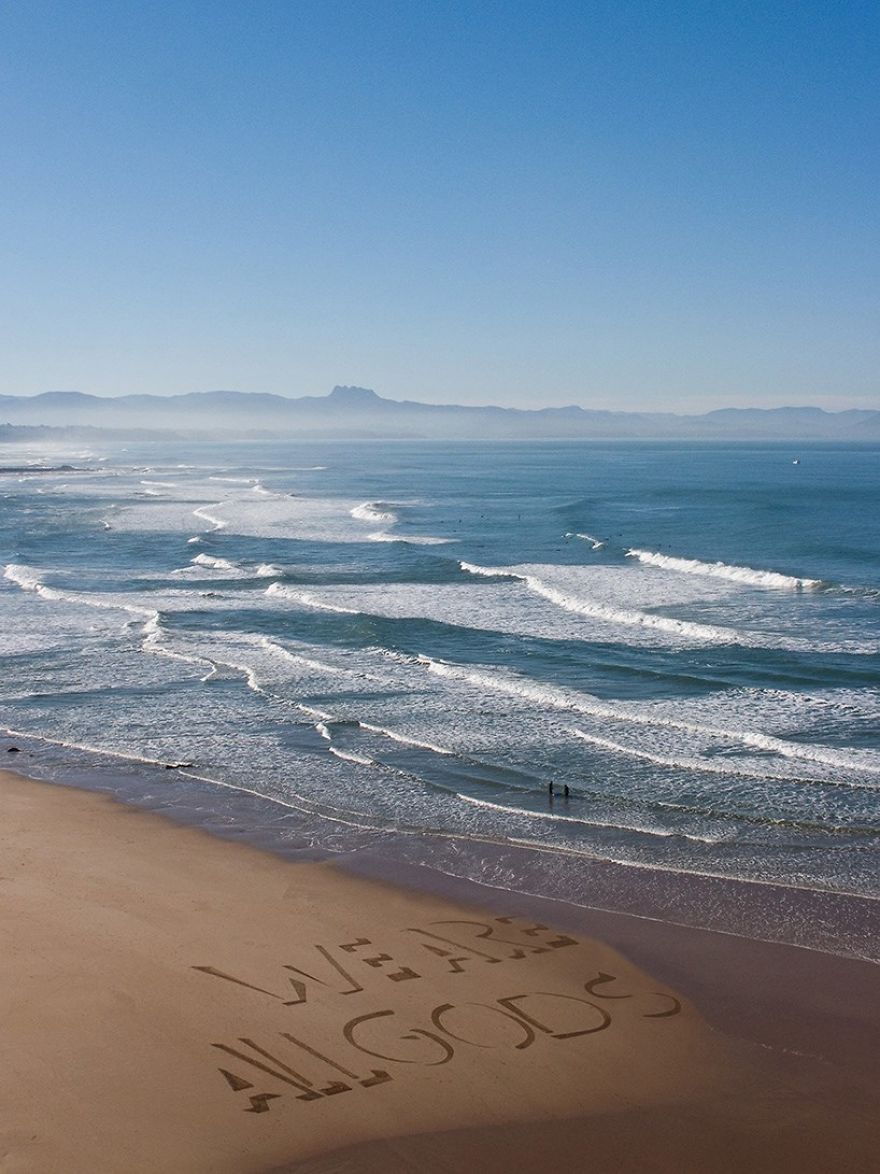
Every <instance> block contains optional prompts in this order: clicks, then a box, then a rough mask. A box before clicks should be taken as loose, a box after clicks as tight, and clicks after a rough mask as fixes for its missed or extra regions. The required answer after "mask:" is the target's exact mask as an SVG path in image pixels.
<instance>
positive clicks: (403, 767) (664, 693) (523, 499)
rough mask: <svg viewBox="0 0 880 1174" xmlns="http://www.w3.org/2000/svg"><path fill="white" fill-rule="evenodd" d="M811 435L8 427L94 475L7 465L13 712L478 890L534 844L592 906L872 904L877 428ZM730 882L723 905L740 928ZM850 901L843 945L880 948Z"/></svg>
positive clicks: (3, 599) (50, 737) (46, 755)
mask: <svg viewBox="0 0 880 1174" xmlns="http://www.w3.org/2000/svg"><path fill="white" fill-rule="evenodd" d="M794 455H795V454H794V453H793V452H792V450H790V449H788V448H785V447H782V446H776V445H762V446H754V447H753V446H748V445H736V446H731V445H728V446H720V445H719V446H713V445H696V444H688V445H672V444H625V443H620V444H586V443H577V444H574V443H572V444H564V443H542V444H492V445H480V444H447V443H443V444H440V443H437V444H432V443H423V444H415V443H397V444H395V443H379V442H369V443H368V442H364V443H355V444H351V443H349V444H340V443H330V442H325V443H324V442H322V443H319V442H314V443H309V444H294V443H284V444H282V443H273V444H267V443H259V444H258V443H246V444H245V443H243V444H239V445H219V444H199V445H195V444H190V445H184V444H178V445H156V444H150V445H139V446H133V445H129V446H127V447H120V446H115V447H107V448H101V449H100V450H97V449H96V450H93V451H88V452H86V451H81V452H74V451H72V450H63V451H59V450H55V451H53V452H52V453H46V452H36V451H34V452H31V453H28V454H22V452H21V451H20V450H12V449H9V450H7V453H6V455H5V456H0V463H2V464H8V465H20V464H22V463H23V461H24V460H26V459H28V458H29V459H32V460H34V461H43V462H45V463H53V464H58V463H71V464H74V465H75V466H76V469H75V471H73V472H71V471H70V470H63V471H59V472H45V473H41V472H36V471H35V472H31V473H27V474H21V473H18V472H13V473H7V474H0V549H2V561H3V564H4V565H5V575H4V577H3V579H2V581H0V608H2V614H3V618H4V623H3V625H2V631H0V667H2V681H3V684H2V691H0V723H2V725H3V726H4V727H5V728H6V729H7V730H8V731H11V732H12V735H11V736H14V737H15V738H18V739H19V740H21V739H22V738H26V739H28V741H27V745H28V746H29V747H41V748H42V749H41V751H40V762H41V764H42V765H41V766H40V767H39V769H42V770H43V771H44V773H46V772H48V773H50V774H51V773H52V772H53V771H55V772H57V771H59V770H62V769H63V766H62V764H64V763H67V764H68V766H69V764H70V762H71V761H72V759H71V754H72V753H73V750H72V748H76V761H77V762H83V761H89V762H91V763H92V764H93V766H95V767H97V766H98V765H100V764H110V765H112V764H115V766H114V769H115V770H116V771H117V774H118V766H119V763H120V762H130V763H132V764H133V766H134V767H135V769H138V764H144V763H151V762H152V763H166V762H174V763H187V764H191V765H188V766H186V767H184V768H182V769H180V770H178V771H175V772H174V779H175V780H176V781H175V783H174V784H173V786H172V785H168V784H166V786H165V790H166V791H167V792H168V794H167V796H163V798H162V801H161V802H162V803H163V804H166V805H169V806H171V807H173V806H174V804H175V802H176V798H175V796H177V795H179V796H180V797H181V803H182V802H183V798H182V796H183V795H184V792H185V790H186V787H187V786H191V787H195V788H196V790H195V791H192V792H189V793H188V794H189V798H188V799H187V802H190V803H192V802H194V801H195V800H193V795H194V794H196V792H197V793H198V794H199V795H202V796H203V795H204V792H203V791H199V790H198V788H199V787H200V786H203V784H197V783H194V782H193V781H192V780H191V779H190V781H189V783H188V782H187V778H188V776H190V775H195V776H197V777H198V778H199V779H203V780H213V781H216V782H219V783H223V784H225V785H226V787H227V788H228V787H233V788H245V789H247V790H249V791H253V792H256V793H257V794H258V795H260V796H264V797H266V798H268V799H271V800H273V801H274V803H275V804H276V806H275V808H274V810H277V811H281V812H292V813H293V812H295V813H299V815H298V818H299V819H300V820H305V821H306V823H304V824H303V825H302V826H303V827H305V826H306V825H307V827H308V836H307V838H308V840H309V842H310V843H315V844H318V845H322V844H323V845H324V846H327V847H330V848H331V849H333V850H335V849H336V848H337V847H338V846H339V845H340V844H342V843H343V842H345V844H348V843H349V841H348V840H346V838H345V837H346V836H350V835H352V834H356V835H361V836H363V835H367V836H369V837H372V839H373V840H375V839H376V837H378V842H380V843H381V842H385V841H388V842H389V844H390V842H391V841H393V842H394V843H395V844H398V845H399V844H400V843H401V842H402V841H401V836H404V838H405V837H406V835H408V834H415V833H420V832H425V831H428V832H429V833H433V834H434V836H435V841H434V842H435V856H436V859H437V867H442V868H444V869H445V870H448V871H453V872H454V871H456V870H458V871H461V872H464V873H466V874H468V875H483V876H484V878H486V879H488V878H490V877H491V876H495V874H496V871H497V869H498V867H499V865H498V861H499V860H501V859H506V857H505V856H504V854H505V853H507V852H509V851H515V850H516V851H520V850H521V849H522V848H523V846H525V847H526V848H532V849H535V850H538V849H539V850H540V851H535V852H533V857H532V859H533V861H538V862H539V863H537V864H535V863H533V865H530V866H529V867H528V868H520V869H519V877H520V879H519V881H518V882H514V880H512V879H511V880H510V883H520V884H524V885H527V887H528V888H529V889H530V891H541V890H542V886H544V887H550V886H552V885H556V884H558V882H559V876H560V870H562V874H563V875H564V876H565V878H566V882H567V883H568V884H569V886H570V887H571V885H572V876H573V875H574V873H573V868H574V869H575V870H576V869H577V868H578V867H579V868H580V872H577V876H578V877H579V878H580V881H582V882H583V883H582V884H581V887H580V888H579V889H578V893H579V895H580V897H581V899H583V901H584V902H585V903H588V902H589V900H590V885H589V884H587V883H586V880H585V879H584V878H586V877H587V876H590V877H593V876H594V872H595V865H594V864H590V863H588V862H591V861H612V862H616V863H617V864H618V865H621V866H626V867H628V868H632V869H638V870H639V875H640V876H644V875H648V876H651V875H653V876H654V877H655V878H656V882H657V884H658V885H668V884H670V883H672V881H671V880H670V878H674V877H683V878H692V879H693V878H700V880H699V883H700V884H709V885H712V884H715V883H716V880H717V881H723V880H725V879H726V880H729V881H731V882H754V883H755V884H758V885H772V886H778V887H779V888H780V890H781V889H782V888H785V889H788V890H790V891H794V892H796V893H801V894H804V896H803V900H805V901H807V902H808V903H809V902H812V901H821V900H824V899H826V898H827V899H828V900H833V899H835V895H839V896H840V899H841V900H843V899H846V900H853V901H856V902H857V904H858V907H859V908H861V909H863V910H870V911H871V913H872V915H873V912H874V911H875V908H876V902H877V900H878V899H880V870H878V868H877V861H878V851H877V850H878V846H880V802H878V799H880V723H878V718H880V694H878V689H877V686H878V682H880V625H878V622H877V621H878V616H880V557H878V556H880V509H878V484H880V478H878V456H880V448H878V447H877V446H848V447H842V446H830V445H823V446H811V447H808V448H802V449H801V450H800V451H799V453H798V454H796V455H799V456H800V463H799V464H798V465H794V464H793V463H792V462H793V457H794ZM35 740H36V741H35ZM52 747H54V748H55V749H54V750H53V749H52ZM143 777H146V775H144V776H143ZM167 777H168V776H166V779H167ZM550 782H553V784H554V787H555V788H556V791H557V795H556V796H555V797H554V798H553V799H552V800H551V799H550V798H549V797H548V785H549V783H550ZM565 785H567V786H568V787H569V788H570V792H571V794H570V797H569V798H568V799H565V798H563V797H562V796H561V795H559V794H558V792H559V791H560V790H561V789H562V788H563V786H565ZM208 786H209V789H210V784H208ZM148 789H149V788H148ZM211 793H212V794H213V796H214V798H213V800H212V803H213V807H214V811H215V816H216V814H217V812H220V813H222V810H223V807H224V804H226V807H227V809H228V810H230V811H231V810H232V807H231V806H230V802H231V801H230V795H231V794H232V792H230V791H228V790H223V791H218V790H217V789H216V788H214V790H213V792H211ZM199 801H201V800H199ZM220 817H221V818H222V814H221V816H220ZM346 829H347V830H346ZM363 829H369V831H368V832H364V831H363ZM340 837H341V838H340ZM371 842H372V841H371ZM441 843H442V844H445V845H446V847H445V848H442V849H441V848H439V847H436V845H440V844H441ZM465 844H466V845H469V850H468V851H467V852H463V851H460V850H458V849H454V848H453V846H454V845H465ZM480 845H485V846H486V847H485V848H481V847H480ZM488 845H491V850H490V848H489V847H488ZM441 856H442V861H441V859H440V857H441ZM490 858H491V859H490ZM579 860H580V862H581V864H580V865H579V866H578V861H579ZM505 867H508V866H506V865H505ZM508 871H509V869H508ZM525 878H527V879H525ZM493 883H494V882H493ZM498 883H506V882H505V881H504V880H503V879H502V880H500V881H499V882H498ZM579 883H580V882H579ZM592 883H593V881H591V882H590V884H592ZM596 883H597V884H598V882H596ZM694 883H696V881H695V882H694ZM750 891H754V890H750ZM775 891H777V889H774V892H775ZM817 894H818V895H820V896H816V895H817ZM822 894H825V895H826V897H822V896H821V895H822ZM603 899H605V898H603ZM734 904H735V902H734ZM732 907H733V906H732V905H731V903H730V902H720V903H719V902H714V903H713V907H712V909H709V908H707V909H706V911H705V917H704V920H705V922H706V923H708V922H709V921H711V922H713V923H714V924H716V925H717V926H718V928H728V929H734V928H735V930H736V931H737V932H739V931H740V930H742V928H743V927H742V926H741V925H740V924H739V922H738V920H737V918H738V915H736V916H735V915H734V914H733V912H732ZM689 916H690V917H691V920H694V919H697V920H699V916H700V914H699V911H693V910H692V911H691V914H689ZM765 916H766V911H765V913H760V912H756V913H755V915H754V917H753V919H752V922H751V923H750V925H749V926H748V927H747V928H748V931H749V932H753V933H755V934H757V935H758V936H762V931H766V933H768V934H769V933H770V932H771V931H770V928H769V926H768V925H765V926H762V925H761V924H760V922H761V919H762V918H763V917H765ZM773 920H774V925H775V928H774V929H773V930H772V936H775V937H783V938H785V936H786V929H785V919H784V918H780V917H779V916H778V915H777V916H775V918H773ZM831 920H832V921H833V917H832V918H831ZM867 920H870V918H868V919H867ZM734 922H737V924H736V926H735V927H734V925H733V923H734ZM776 923H778V924H776ZM866 923H867V921H866ZM859 925H860V918H859V916H855V917H854V920H853V924H852V925H850V926H848V928H847V930H846V933H845V934H843V932H842V931H841V942H839V943H838V946H839V948H840V949H842V950H844V951H845V952H856V953H858V952H860V950H861V948H862V947H863V946H864V947H865V949H866V950H868V952H870V949H871V948H872V947H870V946H869V945H868V943H866V942H862V943H860V942H859V935H860V933H862V930H861V929H860V928H859ZM817 932H818V931H817ZM865 933H867V930H865ZM829 934H830V937H829ZM822 935H823V936H822V942H821V944H822V945H823V948H835V944H834V942H833V941H832V940H831V939H833V936H834V935H833V927H832V929H831V930H829V928H828V926H827V925H826V926H825V927H824V928H823V929H822ZM808 937H809V929H808V927H807V928H804V926H800V927H799V929H798V934H797V940H799V941H801V942H804V943H805V944H810V943H809V942H808V941H806V940H805V939H806V938H808ZM844 938H845V942H844V940H843V939H844ZM829 943H830V944H829Z"/></svg>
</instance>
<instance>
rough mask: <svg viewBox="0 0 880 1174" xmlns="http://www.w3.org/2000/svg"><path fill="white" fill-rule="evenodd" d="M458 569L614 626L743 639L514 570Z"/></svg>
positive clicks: (723, 640) (708, 639) (714, 640)
mask: <svg viewBox="0 0 880 1174" xmlns="http://www.w3.org/2000/svg"><path fill="white" fill-rule="evenodd" d="M459 566H460V567H461V569H462V570H463V571H467V572H468V573H469V574H471V575H485V576H489V577H496V576H502V577H507V578H510V579H518V580H519V581H520V582H521V583H524V584H525V586H526V587H527V588H528V589H529V591H532V592H534V593H535V594H536V595H541V596H543V597H544V599H548V600H549V601H550V602H551V603H554V604H556V606H557V607H561V608H564V609H565V610H566V611H570V612H575V613H576V614H577V615H582V616H591V617H594V618H595V619H598V620H605V621H606V622H608V623H612V624H623V625H626V626H627V627H641V628H652V629H654V630H655V631H658V632H666V633H669V634H670V635H673V636H680V637H681V638H682V639H685V640H691V641H697V642H698V643H708V644H734V643H736V642H737V641H739V640H740V639H741V636H740V634H739V633H738V632H736V631H735V630H734V629H733V628H722V627H718V626H716V625H713V624H699V623H694V622H692V621H690V620H679V619H676V618H675V617H673V616H662V615H657V614H656V613H655V612H646V611H637V610H635V609H633V608H624V607H613V606H611V605H609V604H606V603H601V602H599V601H598V600H593V599H586V598H583V597H581V596H575V595H572V594H571V593H570V592H568V591H562V590H560V589H559V588H558V587H553V586H551V585H550V584H549V583H546V582H545V581H544V580H543V579H540V578H538V576H537V575H534V574H528V573H524V571H523V570H518V569H515V568H513V567H481V566H479V565H477V564H475V563H468V562H461V563H459Z"/></svg>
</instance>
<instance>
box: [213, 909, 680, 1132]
mask: <svg viewBox="0 0 880 1174" xmlns="http://www.w3.org/2000/svg"><path fill="white" fill-rule="evenodd" d="M516 921H517V919H515V918H513V917H498V918H495V919H494V922H495V924H493V923H492V922H487V921H474V920H469V919H455V920H442V921H434V922H430V923H428V924H429V926H430V928H427V927H417V926H409V927H406V928H405V929H403V930H401V931H400V933H401V936H402V947H401V948H402V950H404V951H406V950H407V949H408V950H409V951H410V952H413V951H418V952H419V953H420V954H421V956H422V957H423V958H424V959H425V960H427V961H428V962H429V964H430V965H432V966H433V967H434V976H435V977H437V976H438V972H439V976H440V977H444V976H446V975H449V976H458V975H462V974H465V975H466V974H467V973H469V971H471V970H473V969H475V968H480V967H482V966H484V965H492V966H498V965H503V964H504V963H520V962H522V961H523V960H525V959H527V958H530V957H536V956H537V955H541V954H547V953H548V952H550V951H554V950H559V949H563V948H566V947H569V946H576V945H578V944H579V943H578V942H577V940H576V939H575V938H572V937H570V936H568V935H567V934H561V933H558V932H556V931H554V930H551V929H549V928H548V927H547V926H545V925H542V924H541V923H538V922H528V923H526V924H525V925H523V926H517V925H516ZM514 933H515V934H519V935H521V937H520V939H519V940H517V939H516V938H515V937H513V936H511V935H512V934H514ZM476 942H479V943H480V944H479V945H476V944H475V943H476ZM309 948H310V949H311V950H312V951H314V954H313V959H314V961H313V962H312V963H310V964H309V968H308V969H306V968H305V967H304V966H295V965H293V964H292V963H288V962H284V963H280V964H279V969H280V970H282V971H285V972H287V973H286V974H285V976H284V979H285V981H286V982H287V983H289V984H290V986H292V987H293V990H294V993H295V996H296V997H295V998H292V999H291V998H287V997H286V994H285V993H283V992H278V991H273V990H270V989H268V987H265V986H261V985H259V983H257V982H251V981H249V980H247V979H245V978H241V977H239V976H236V975H232V974H230V973H228V972H227V971H226V970H223V969H221V968H220V967H217V966H211V965H198V966H194V967H193V970H196V971H199V972H200V973H201V974H204V975H207V976H209V977H212V978H217V979H221V980H223V981H225V982H229V983H233V984H234V985H236V986H238V987H240V988H242V990H243V991H244V990H247V991H252V992H254V993H255V994H257V995H260V996H268V997H269V998H271V999H274V1000H276V1001H278V1002H280V1003H281V1004H282V1006H284V1007H285V1008H295V1007H299V1006H303V1005H307V1004H308V1003H309V1002H310V1001H311V1002H315V1001H316V1000H318V999H320V1000H324V1001H326V1000H327V999H333V998H335V997H336V996H351V995H358V994H360V995H363V996H364V997H365V998H370V997H372V996H373V995H376V994H380V992H381V991H388V993H389V994H390V991H389V990H388V988H387V987H385V986H384V985H382V980H387V981H388V982H392V983H395V984H399V983H402V982H409V981H412V980H418V979H421V978H423V977H425V976H424V975H423V974H422V973H421V972H420V971H417V970H416V969H415V968H414V967H413V966H410V965H408V964H406V963H404V962H401V961H400V960H398V959H397V958H395V956H394V955H393V954H392V953H390V952H388V951H387V950H384V949H381V948H379V947H377V946H376V945H375V943H374V942H373V940H372V939H371V938H368V937H364V936H359V937H356V938H354V939H352V940H350V941H347V942H342V943H338V944H337V945H335V946H330V947H328V946H325V945H320V944H313V945H312V946H311V947H309ZM333 951H337V952H339V953H341V954H343V955H345V958H346V962H345V964H343V963H342V961H340V959H339V958H338V957H334V953H333ZM316 962H317V963H318V965H315V963H316ZM359 966H364V967H366V968H367V971H366V972H365V973H363V974H353V973H352V970H354V969H355V968H356V967H359ZM423 967H424V964H423ZM521 973H525V972H521ZM499 974H500V972H499ZM292 976H295V977H292ZM360 978H363V979H364V982H361V981H360ZM455 985H456V988H457V989H458V983H456V984H455ZM460 989H462V991H463V988H460ZM508 991H509V988H508ZM287 993H289V992H287ZM646 997H647V998H648V999H649V1000H650V1002H649V1003H648V1004H646V1003H645V998H646ZM658 999H659V1000H660V1002H659V1004H658V1002H657V1000H658ZM618 1002H619V1003H620V1007H619V1008H617V1010H615V1007H616V1004H617V1003H618ZM658 1007H659V1009H658ZM681 1010H682V1005H681V1002H680V1001H679V1000H678V999H677V998H675V996H674V995H671V994H667V993H665V992H662V991H648V990H644V989H635V990H633V989H628V987H627V984H626V983H625V982H624V980H622V979H620V978H619V977H618V976H617V975H614V974H609V973H607V972H606V971H603V970H599V971H597V972H596V973H595V974H593V973H589V972H588V973H587V975H586V977H585V978H584V979H583V980H581V981H579V982H578V985H577V987H576V988H575V991H561V990H556V991H553V990H541V989H525V990H523V989H522V987H520V989H519V990H518V991H517V990H516V987H514V993H507V992H504V993H502V994H500V995H499V997H498V998H496V999H495V1000H494V1001H491V1002H474V1001H469V1000H467V999H464V1000H462V1001H458V1002H456V1001H451V1000H447V1001H444V1002H439V1003H437V1004H436V1005H435V1006H433V1007H427V1008H424V1009H423V1010H422V1011H421V1012H419V1011H418V1010H417V1011H413V1010H412V1009H410V1008H407V1009H402V1008H397V1009H395V1008H393V1007H389V1006H388V1005H387V1003H386V1002H385V999H384V998H382V1001H381V1003H380V1006H379V1007H375V1006H374V1007H373V1008H372V1009H364V1010H362V1011H360V1013H359V1014H356V1015H353V1016H351V1017H349V1018H345V1019H344V1021H341V1022H340V1024H339V1027H338V1035H336V1037H335V1039H336V1043H335V1044H334V1045H333V1051H334V1052H335V1051H336V1049H337V1047H338V1048H340V1049H344V1055H343V1054H342V1053H340V1056H342V1058H340V1056H336V1057H335V1058H334V1056H333V1055H330V1054H328V1045H327V1042H326V1040H324V1041H322V1048H321V1049H319V1048H318V1047H316V1046H315V1045H314V1044H312V1043H309V1042H308V1041H307V1040H306V1039H303V1038H302V1036H301V1034H298V1035H294V1034H293V1033H292V1032H290V1031H288V1030H279V1031H278V1033H277V1037H278V1038H279V1039H280V1040H283V1041H284V1043H283V1044H281V1045H279V1044H278V1043H277V1042H276V1043H273V1044H272V1045H271V1050H270V1048H269V1047H267V1046H264V1044H263V1043H258V1042H257V1040H256V1039H254V1038H252V1037H250V1036H240V1037H238V1038H237V1039H236V1040H235V1041H234V1042H233V1043H213V1044H212V1047H213V1048H215V1049H217V1050H218V1051H221V1052H223V1053H224V1055H226V1056H228V1057H232V1058H234V1059H235V1060H237V1061H238V1062H239V1065H241V1066H243V1068H244V1071H246V1072H247V1073H248V1075H243V1073H242V1071H234V1072H233V1071H231V1070H230V1069H228V1068H219V1069H218V1071H219V1072H220V1074H221V1076H222V1077H223V1079H224V1082H225V1085H226V1087H227V1088H229V1089H231V1090H232V1092H233V1093H236V1094H239V1093H247V1094H248V1095H247V1097H246V1098H245V1099H246V1100H247V1101H248V1105H247V1107H246V1108H245V1112H249V1113H266V1112H269V1111H270V1104H269V1102H270V1101H275V1100H280V1099H281V1098H282V1097H283V1096H284V1095H285V1090H284V1089H282V1090H280V1091H277V1090H276V1091H272V1090H271V1089H270V1090H268V1091H259V1092H250V1090H252V1089H254V1088H255V1087H256V1086H255V1084H254V1083H253V1080H251V1079H248V1076H251V1077H254V1078H255V1074H256V1073H261V1074H262V1075H263V1077H269V1078H271V1080H273V1081H276V1082H280V1084H282V1085H284V1086H286V1089H287V1091H288V1092H289V1090H294V1099H296V1100H298V1101H303V1102H314V1101H319V1100H324V1099H326V1098H328V1097H334V1096H338V1095H339V1094H341V1093H346V1092H352V1091H354V1090H356V1089H357V1088H363V1089H371V1088H376V1087H379V1086H380V1085H383V1084H387V1083H388V1082H390V1081H392V1080H393V1076H392V1073H391V1072H389V1071H388V1070H386V1069H385V1068H384V1067H380V1068H374V1067H372V1066H370V1064H369V1062H368V1064H367V1066H366V1067H363V1068H362V1067H361V1064H362V1060H363V1057H368V1058H369V1061H376V1060H379V1061H381V1062H382V1063H383V1064H386V1063H387V1064H390V1065H402V1066H406V1067H409V1068H412V1067H413V1066H416V1067H421V1068H436V1067H442V1066H445V1065H447V1064H449V1063H450V1062H452V1061H453V1060H455V1059H456V1058H457V1056H458V1055H459V1054H460V1053H465V1054H466V1053H467V1052H468V1050H469V1049H472V1048H476V1049H480V1050H492V1049H497V1050H505V1051H509V1052H513V1053H524V1052H528V1050H529V1049H530V1048H532V1047H533V1046H534V1045H536V1044H537V1043H539V1042H540V1041H542V1040H543V1041H546V1042H547V1043H549V1044H551V1046H555V1043H556V1042H559V1041H570V1040H576V1039H584V1038H585V1037H588V1036H593V1035H596V1034H597V1033H599V1032H604V1031H607V1030H608V1029H609V1028H611V1027H612V1025H613V1018H612V1016H613V1014H617V1013H620V1014H626V1015H627V1016H628V1017H632V1016H636V1017H638V1018H642V1019H667V1018H670V1017H672V1016H675V1015H678V1014H679V1013H680V1012H681ZM279 1013H280V1009H279ZM279 1026H281V1025H279ZM303 1026H304V1027H305V1026H306V1025H305V1024H304V1025H303ZM279 1051H281V1053H282V1054H281V1055H279V1054H278V1053H279ZM358 1056H360V1057H361V1062H359V1060H358ZM294 1063H295V1064H296V1065H297V1066H296V1067H294Z"/></svg>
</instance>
